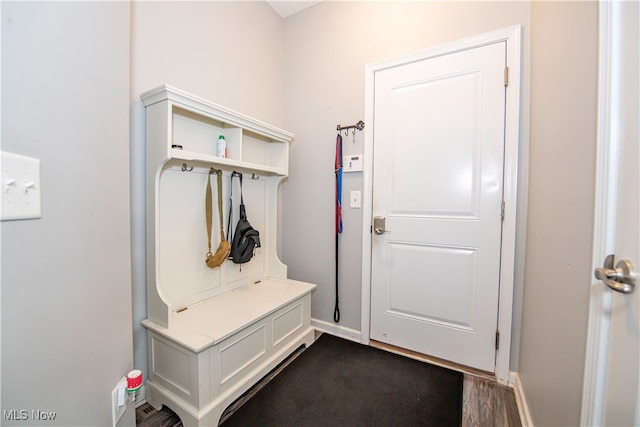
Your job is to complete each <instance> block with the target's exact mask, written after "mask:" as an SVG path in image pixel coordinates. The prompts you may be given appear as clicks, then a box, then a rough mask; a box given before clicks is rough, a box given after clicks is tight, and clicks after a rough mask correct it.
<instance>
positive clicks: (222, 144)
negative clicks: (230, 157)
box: [218, 135, 227, 157]
mask: <svg viewBox="0 0 640 427" xmlns="http://www.w3.org/2000/svg"><path fill="white" fill-rule="evenodd" d="M218 157H227V141H226V140H225V139H224V135H220V136H219V137H218Z"/></svg>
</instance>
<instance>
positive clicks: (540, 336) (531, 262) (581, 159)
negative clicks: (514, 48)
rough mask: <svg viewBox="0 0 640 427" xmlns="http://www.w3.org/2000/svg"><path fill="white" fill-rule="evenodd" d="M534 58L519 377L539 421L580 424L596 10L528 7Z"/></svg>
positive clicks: (584, 5) (589, 6)
mask: <svg viewBox="0 0 640 427" xmlns="http://www.w3.org/2000/svg"><path fill="white" fill-rule="evenodd" d="M531 58H532V60H531V138H530V144H531V150H530V168H531V169H530V177H529V213H528V230H527V257H526V268H525V286H524V309H523V319H522V332H521V335H522V344H521V349H520V367H519V374H520V379H521V381H522V384H523V386H524V389H525V391H526V393H527V399H528V402H529V406H530V409H531V413H532V417H533V421H534V422H535V425H540V426H543V425H554V426H558V425H578V424H579V422H580V404H581V397H582V381H583V371H584V360H585V348H586V331H587V318H588V308H589V285H590V283H591V254H592V239H593V211H594V180H595V147H596V112H597V70H598V63H597V60H598V4H597V3H596V2H533V3H531Z"/></svg>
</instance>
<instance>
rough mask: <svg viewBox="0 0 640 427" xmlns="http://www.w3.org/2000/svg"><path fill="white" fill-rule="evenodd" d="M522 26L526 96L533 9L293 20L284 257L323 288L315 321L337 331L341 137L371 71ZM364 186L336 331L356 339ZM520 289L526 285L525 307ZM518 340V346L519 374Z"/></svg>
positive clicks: (350, 177) (348, 231)
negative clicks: (338, 141) (338, 137)
mask: <svg viewBox="0 0 640 427" xmlns="http://www.w3.org/2000/svg"><path fill="white" fill-rule="evenodd" d="M516 24H521V25H523V26H524V37H523V39H524V45H523V56H524V57H523V74H524V79H525V81H524V86H525V88H526V87H528V71H527V70H528V66H529V65H528V62H529V58H528V51H529V48H528V43H529V3H527V2H324V3H321V4H319V5H316V6H314V7H312V8H310V9H308V10H306V11H303V12H301V13H299V14H297V15H293V16H291V17H289V18H287V19H286V20H285V127H286V128H288V129H289V130H291V131H292V132H294V133H295V134H296V140H295V141H294V143H293V144H292V145H291V162H290V163H291V164H290V177H289V180H288V181H287V182H286V183H285V184H284V185H283V201H284V203H283V211H282V217H283V222H284V223H286V224H287V227H288V231H287V232H286V233H285V234H284V235H283V243H282V259H283V261H284V263H285V264H287V265H288V266H289V276H290V277H292V278H294V279H298V280H305V281H309V282H312V283H316V284H318V290H317V291H316V292H315V293H314V295H313V298H312V317H314V318H315V319H317V320H319V321H320V322H321V323H324V325H323V326H325V327H329V328H334V327H335V326H334V323H333V309H334V283H335V280H334V277H335V270H334V265H335V264H334V197H335V190H334V186H335V184H334V182H335V181H334V179H335V178H334V171H333V169H334V166H333V161H334V150H335V137H336V130H335V129H336V125H338V124H342V125H350V124H354V123H356V122H357V121H358V120H362V119H364V77H365V65H366V64H368V63H372V62H377V61H380V60H384V59H388V58H392V57H395V56H399V55H402V54H405V53H409V52H413V51H416V50H420V49H424V48H428V47H432V46H437V45H439V44H443V43H447V42H451V41H455V40H459V39H462V38H466V37H471V36H474V35H477V34H482V33H486V32H489V31H494V30H498V29H501V28H505V27H508V26H512V25H516ZM525 99H526V98H525ZM522 117H523V122H522V124H521V125H522V129H524V130H525V133H524V137H523V141H525V140H526V130H528V121H527V118H528V105H523V106H522ZM367 126H371V123H365V129H368V128H367ZM363 142H364V141H363V135H362V134H361V133H358V134H357V135H356V142H355V144H354V143H353V142H352V137H351V134H350V135H349V137H348V138H346V139H345V140H344V143H343V150H344V154H345V155H346V154H362V153H363ZM524 151H526V150H524ZM524 166H525V167H526V164H525V165H524ZM362 186H363V178H362V173H351V174H344V182H343V203H344V204H345V206H343V214H344V220H343V223H344V231H343V233H342V235H341V236H340V239H341V243H340V245H341V246H340V254H341V256H340V265H341V268H340V269H341V276H340V286H341V289H340V301H341V304H340V305H341V321H340V324H339V327H337V329H338V330H339V331H340V332H343V333H347V334H350V333H359V332H360V315H361V307H360V305H361V302H360V298H361V286H362V284H361V260H362V256H368V254H362V247H361V242H362V210H358V209H351V208H349V207H348V203H347V200H348V195H349V192H350V191H351V190H362ZM525 190H526V188H525ZM525 201H526V200H525ZM519 274H521V273H519ZM521 287H522V283H521V282H517V283H516V290H515V292H516V300H519V298H520V295H521ZM515 308H516V311H515V313H514V331H519V320H520V317H519V316H520V312H519V310H518V308H519V303H518V304H516V307H515ZM363 333H364V334H368V331H364V332H363ZM518 338H519V336H516V337H514V339H513V343H514V344H513V347H512V356H513V357H512V365H513V368H514V369H515V368H517V360H518V355H517V351H518V348H519V344H518Z"/></svg>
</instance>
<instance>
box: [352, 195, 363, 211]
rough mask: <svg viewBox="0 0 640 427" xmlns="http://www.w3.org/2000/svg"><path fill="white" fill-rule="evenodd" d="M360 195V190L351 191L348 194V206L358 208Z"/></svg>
mask: <svg viewBox="0 0 640 427" xmlns="http://www.w3.org/2000/svg"><path fill="white" fill-rule="evenodd" d="M361 196H362V193H361V192H360V191H352V192H351V195H350V196H349V200H350V206H351V207H352V208H356V209H360V204H361Z"/></svg>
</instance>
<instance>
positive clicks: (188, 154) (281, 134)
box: [140, 85, 293, 176]
mask: <svg viewBox="0 0 640 427" xmlns="http://www.w3.org/2000/svg"><path fill="white" fill-rule="evenodd" d="M140 97H141V99H142V102H143V103H144V105H145V107H146V108H147V120H148V122H149V123H151V124H152V125H151V126H152V127H151V128H150V129H148V131H149V130H151V131H152V132H154V131H156V132H157V133H156V134H155V135H151V138H148V139H149V141H148V142H147V143H148V144H149V143H151V144H153V150H157V153H158V156H154V157H155V158H157V159H158V161H161V162H162V161H166V160H169V159H177V160H184V161H193V162H201V163H205V164H216V165H219V166H220V167H225V166H227V167H229V168H236V169H243V170H245V171H250V172H257V173H263V174H267V175H283V176H286V175H287V174H288V162H289V143H290V142H291V141H292V140H293V134H292V133H290V132H287V131H285V130H282V129H279V128H277V127H275V126H271V125H269V124H267V123H263V122H261V121H258V120H255V119H253V118H251V117H248V116H245V115H243V114H240V113H238V112H235V111H233V110H230V109H228V108H225V107H222V106H220V105H218V104H215V103H213V102H211V101H208V100H205V99H203V98H200V97H197V96H195V95H192V94H189V93H187V92H184V91H182V90H179V89H176V88H174V87H171V86H169V85H163V86H160V87H158V88H155V89H152V90H149V91H147V92H144V93H143V94H142V95H141V96H140ZM159 129H163V131H157V130H159ZM220 135H224V137H225V139H226V143H227V157H226V158H223V157H218V156H217V155H216V154H217V141H218V137H219V136H220Z"/></svg>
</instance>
